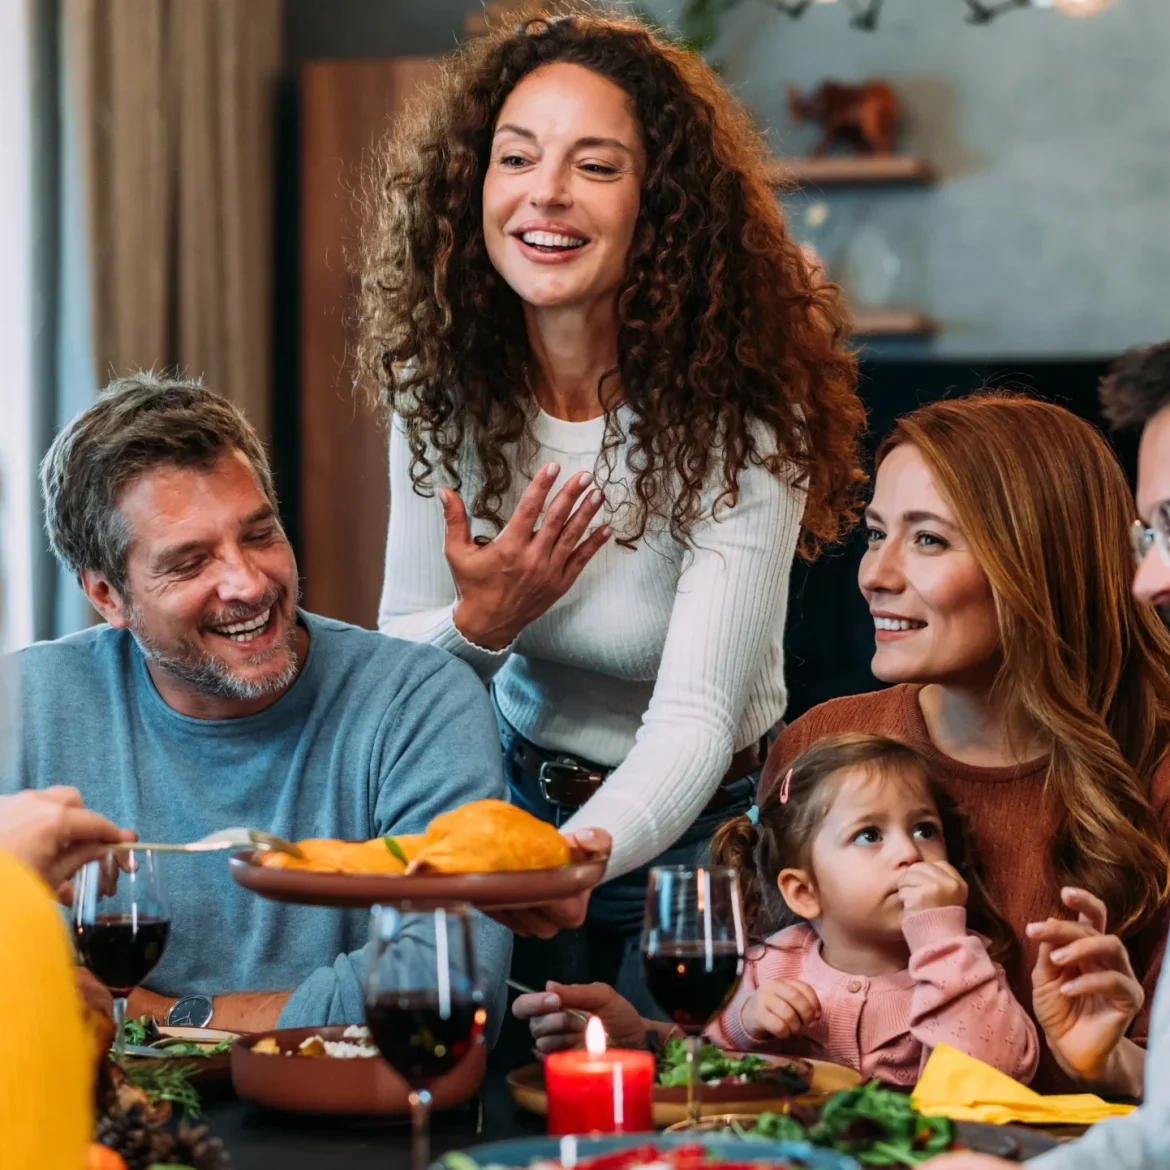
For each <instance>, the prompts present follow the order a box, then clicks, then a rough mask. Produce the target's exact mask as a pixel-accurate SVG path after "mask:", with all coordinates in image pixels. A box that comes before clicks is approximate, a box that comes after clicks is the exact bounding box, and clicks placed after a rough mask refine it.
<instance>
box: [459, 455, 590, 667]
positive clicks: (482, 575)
mask: <svg viewBox="0 0 1170 1170" xmlns="http://www.w3.org/2000/svg"><path fill="white" fill-rule="evenodd" d="M560 471H561V469H560V467H559V466H558V465H557V464H556V463H549V464H546V465H545V466H544V467H542V468H541V469H540V471H539V472H537V474H536V477H535V478H534V479H533V481H532V482H531V483H530V484H529V485H528V487H527V488H525V490H524V494H523V495H522V496H521V497H520V503H519V504H518V505H517V507H516V511H515V513H514V514H513V516H512V519H511V520H509V521H508V523H507V524H506V525H505V526H504V528H503V531H502V532H500V534H499V535H498V536H497V537H496V538H495V539H494V540H493V541H491V542H490V543H489V544H484V545H478V544H476V543H475V541H474V540H472V537H471V526H470V524H469V523H468V519H467V509H466V508H464V506H463V501H462V500H461V499H460V498H459V496H458V494H457V493H456V492H453V491H451V490H450V489H449V488H443V489H441V490H440V492H439V497H440V499H441V501H442V504H443V517H444V519H445V520H446V522H447V539H446V544H445V546H444V552H445V553H446V556H447V563H448V564H449V565H450V566H451V576H452V577H453V578H454V579H455V588H456V591H457V592H458V595H459V600H458V602H457V603H456V606H455V615H454V620H455V628H456V629H457V630H458V631H459V632H460V633H461V634H462V635H463V636H464V637H465V638H466V639H467V640H468V641H469V642H473V643H474V644H475V645H476V646H482V647H483V648H484V649H485V650H503V649H504V648H505V647H506V646H508V645H509V644H510V643H511V642H512V641H514V640H515V638H516V636H517V635H518V634H519V633H520V631H521V630H523V629H524V627H525V626H527V625H528V624H529V623H530V622H532V621H535V620H536V619H537V618H538V617H540V615H541V614H542V613H544V612H545V610H547V609H548V608H549V607H550V606H551V605H552V604H553V603H554V602H555V601H557V600H559V599H560V598H561V597H563V596H564V595H565V594H566V593H567V592H568V591H569V589H570V587H571V586H572V584H573V582H574V581H576V580H577V577H578V576H579V575H580V573H581V570H582V569H583V568H585V566H586V565H587V564H588V563H589V561H590V560H591V559H592V557H593V555H594V553H596V552H597V550H598V549H600V548H601V546H602V545H603V544H605V542H606V541H607V540H608V539H609V536H610V528H609V526H608V525H606V524H603V525H601V526H600V527H599V528H597V529H595V530H594V531H593V532H589V531H588V528H589V523H590V521H591V520H592V519H593V517H594V516H596V515H597V512H598V509H599V508H600V507H601V505H602V504H603V503H604V502H605V497H604V496H603V495H602V493H601V492H600V491H596V490H594V491H592V492H590V493H589V494H588V495H587V496H585V498H584V499H581V497H582V496H583V495H584V494H585V491H586V489H587V488H588V487H589V485H590V484H591V483H592V482H593V477H592V476H591V475H590V474H589V473H588V472H587V471H583V472H581V474H580V475H576V476H574V477H573V478H572V479H570V480H569V482H568V483H566V484H565V486H564V487H563V488H561V490H560V491H559V492H557V494H556V496H555V497H554V498H553V502H552V503H551V504H550V505H549V509H548V511H547V512H546V513H545V516H544V519H543V521H541V520H540V514H541V510H542V509H543V508H544V502H545V500H546V499H548V493H549V492H550V491H551V490H552V486H553V484H554V483H555V482H556V478H557V476H558V475H559V474H560ZM578 500H581V506H580V507H578V508H577V509H576V511H574V506H575V505H576V504H577V501H578ZM538 521H540V524H539V527H538V524H537V522H538Z"/></svg>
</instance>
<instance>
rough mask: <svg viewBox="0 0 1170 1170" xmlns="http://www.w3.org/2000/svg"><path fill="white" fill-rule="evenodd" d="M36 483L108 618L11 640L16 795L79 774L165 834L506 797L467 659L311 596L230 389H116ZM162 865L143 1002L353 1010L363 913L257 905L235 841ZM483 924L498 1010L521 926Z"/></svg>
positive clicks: (320, 828) (332, 1012)
mask: <svg viewBox="0 0 1170 1170" xmlns="http://www.w3.org/2000/svg"><path fill="white" fill-rule="evenodd" d="M340 457H344V456H343V453H339V458H340ZM41 480H42V488H43V491H44V498H45V509H46V527H47V529H48V534H49V540H50V542H51V544H52V546H53V551H54V552H55V553H56V555H57V557H58V558H59V559H60V560H61V562H62V563H63V564H65V565H66V566H68V568H69V569H70V570H71V571H72V572H74V573H75V574H76V575H77V576H78V578H79V580H80V582H81V585H82V588H83V589H84V590H85V593H86V596H87V597H88V598H89V600H90V601H91V602H92V604H93V606H94V608H95V609H96V610H97V611H98V613H99V614H100V615H101V616H102V617H103V618H104V619H105V624H104V625H101V626H97V627H94V628H92V629H89V630H86V631H84V632H82V633H80V634H74V635H71V636H70V637H67V638H62V639H60V640H59V641H56V642H45V643H39V644H37V645H35V646H31V647H29V648H28V649H27V650H24V651H22V652H21V653H20V654H19V655H18V662H17V668H18V672H19V690H20V708H21V710H20V714H19V724H18V753H17V758H16V759H15V761H14V762H13V763H12V764H11V765H10V766H9V767H10V768H14V769H15V771H16V774H15V776H14V777H10V778H9V783H8V785H7V787H8V788H9V789H10V790H11V789H12V788H49V787H51V786H53V785H59V784H69V785H72V786H74V787H75V788H77V789H79V790H80V791H81V793H82V795H83V796H84V798H85V802H86V804H87V805H88V806H89V807H90V808H92V809H94V810H95V811H97V812H98V813H101V814H102V815H104V816H106V817H109V818H110V819H111V820H113V821H114V822H115V823H117V824H119V825H125V826H127V827H129V828H133V829H134V830H136V831H137V833H138V835H139V839H140V840H152V841H193V840H196V839H197V838H199V837H202V836H204V835H205V834H207V833H210V832H212V831H214V830H216V829H222V828H225V827H227V826H230V825H247V826H249V827H252V828H258V829H265V830H268V831H269V832H273V833H276V834H278V835H279V836H282V837H286V838H290V839H300V838H306V837H337V838H344V839H347V840H364V839H367V838H371V837H375V836H380V835H385V834H396V833H419V832H422V831H423V830H424V829H425V827H426V825H427V824H428V822H429V821H430V820H431V819H432V818H433V817H435V816H437V815H438V814H439V813H441V812H445V811H447V810H448V809H452V808H456V807H458V806H459V805H462V804H465V803H466V802H468V801H471V800H478V799H481V798H484V797H495V798H500V799H506V797H505V791H506V790H505V785H504V781H503V777H502V771H501V764H500V754H499V748H498V738H497V733H496V729H495V721H494V716H493V713H492V709H491V704H490V702H489V700H488V697H487V694H486V692H485V691H484V688H483V687H482V685H481V684H480V683H479V681H478V680H477V679H476V677H475V674H474V673H473V672H472V670H471V669H470V667H468V666H466V665H464V664H463V663H461V662H458V661H457V660H456V659H454V658H452V657H451V656H450V655H448V654H446V653H444V652H443V651H441V650H436V649H434V648H433V647H430V646H425V645H420V644H416V643H410V642H402V641H398V640H396V639H393V638H387V637H384V636H382V635H380V634H377V633H373V632H371V631H367V630H363V629H358V628H357V627H354V626H349V625H345V624H343V623H341V622H336V621H331V620H329V619H326V618H322V617H317V616H315V615H313V614H310V613H306V612H305V611H303V610H301V609H299V608H298V605H297V601H298V594H299V588H298V575H297V564H296V559H295V557H294V555H293V551H292V548H291V546H290V545H289V542H288V539H287V538H286V536H285V533H284V530H283V528H282V527H281V523H280V518H279V516H278V513H277V504H276V496H275V492H274V490H273V484H272V474H271V471H270V469H269V465H268V460H267V458H266V455H265V452H264V449H263V446H262V445H261V443H260V441H259V439H258V438H257V436H256V434H255V432H254V431H253V430H252V428H251V427H250V426H249V424H248V423H247V422H246V421H245V419H244V418H243V416H242V415H241V414H240V413H239V411H237V410H236V409H235V408H234V407H233V406H232V405H231V404H230V403H228V402H227V401H226V400H224V399H223V398H221V397H219V396H217V395H215V394H213V393H212V392H211V391H210V390H207V389H205V388H204V387H203V386H202V385H201V384H199V383H198V382H187V381H176V380H164V379H161V378H156V377H154V376H152V375H145V374H140V375H137V376H135V377H131V378H125V379H122V380H120V381H118V382H115V383H114V384H113V385H111V386H110V387H109V388H108V390H107V391H106V392H105V393H104V394H103V395H102V396H101V398H100V399H99V400H98V402H97V403H95V404H94V405H93V406H92V407H90V408H89V409H88V410H86V411H84V412H83V413H82V414H80V415H79V416H78V417H77V418H75V419H74V420H73V421H72V422H71V423H70V424H69V425H68V426H67V427H66V428H65V429H64V430H63V431H62V432H61V434H60V435H58V437H57V439H56V441H55V442H54V444H53V446H52V449H51V450H50V451H49V454H48V455H47V456H46V458H45V462H44V464H43V466H42V469H41ZM162 874H163V878H164V882H165V887H166V895H167V897H168V899H169V902H170V908H171V934H170V938H169V941H168V943H167V946H166V950H165V952H164V955H163V958H162V961H161V962H160V963H159V965H158V967H157V968H156V969H155V970H154V971H153V972H152V974H151V975H150V977H149V979H148V983H149V990H148V989H146V988H142V989H139V990H138V991H136V992H135V993H134V994H133V995H132V997H131V999H130V1005H129V1011H130V1012H131V1013H132V1014H143V1013H147V1014H152V1015H154V1016H156V1017H158V1018H160V1019H163V1018H167V1017H168V1016H169V1017H170V1018H171V1020H172V1021H177V1020H179V1019H183V1020H187V1021H190V1022H194V1023H201V1024H208V1025H213V1026H217V1027H221V1028H228V1029H237V1030H259V1029H263V1028H270V1027H272V1026H274V1025H276V1024H277V1023H278V1022H279V1024H280V1025H281V1026H283V1027H295V1026H299V1025H306V1024H314V1025H315V1024H325V1023H348V1022H355V1021H360V1020H361V1019H362V1016H363V1012H362V996H361V979H362V972H363V964H362V955H361V949H362V947H363V946H364V944H365V942H366V938H367V931H368V921H367V920H368V916H367V914H366V913H364V912H361V911H341V910H331V909H324V908H316V907H303V906H289V905H283V904H279V903H275V902H269V901H265V900H264V899H261V898H258V897H256V896H255V895H253V894H250V893H248V892H246V891H245V890H243V889H241V888H240V887H238V886H237V885H236V884H235V883H234V882H233V881H232V880H231V877H230V875H229V872H228V867H227V864H226V861H225V859H224V855H223V854H205V855H198V854H196V855H178V856H174V857H171V856H168V857H166V858H164V859H163V860H162ZM475 927H476V943H477V947H478V951H477V959H478V963H479V972H480V980H481V984H482V987H483V990H484V992H485V995H486V999H487V1003H488V1006H489V1012H490V1015H491V1017H492V1023H493V1024H497V1023H498V1021H499V1019H500V1015H501V1012H502V1009H503V1002H504V979H505V977H506V975H507V972H508V964H509V960H510V955H511V935H510V934H509V933H508V931H507V930H505V929H504V928H503V927H502V926H500V925H498V924H497V923H494V922H492V921H490V920H488V919H487V918H484V917H482V916H477V918H476V923H475ZM404 945H409V944H407V943H404ZM489 1027H491V1025H489ZM491 1030H492V1032H493V1033H494V1031H495V1029H494V1027H491Z"/></svg>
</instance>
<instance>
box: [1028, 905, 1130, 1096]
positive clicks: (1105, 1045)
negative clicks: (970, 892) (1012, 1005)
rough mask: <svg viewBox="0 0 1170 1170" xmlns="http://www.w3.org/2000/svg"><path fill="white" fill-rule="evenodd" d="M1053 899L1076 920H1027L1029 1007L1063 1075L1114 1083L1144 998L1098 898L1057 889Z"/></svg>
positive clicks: (1108, 1083)
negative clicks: (1031, 955) (1032, 957)
mask: <svg viewBox="0 0 1170 1170" xmlns="http://www.w3.org/2000/svg"><path fill="white" fill-rule="evenodd" d="M1060 897H1061V901H1062V902H1063V903H1064V904H1065V906H1067V907H1068V908H1069V909H1070V910H1073V911H1075V912H1076V914H1077V920H1076V921H1075V922H1072V921H1070V920H1068V919H1061V918H1049V919H1048V920H1047V921H1045V922H1032V923H1030V924H1029V925H1028V937H1029V938H1031V939H1034V940H1036V941H1038V942H1039V943H1040V953H1039V955H1038V957H1037V959H1036V966H1035V967H1034V968H1033V969H1032V1009H1033V1011H1034V1012H1035V1013H1036V1022H1037V1023H1038V1024H1039V1025H1040V1027H1041V1028H1043V1029H1044V1036H1045V1038H1046V1040H1047V1041H1048V1047H1049V1048H1051V1049H1052V1053H1053V1055H1054V1056H1055V1057H1056V1059H1057V1061H1058V1062H1059V1064H1060V1065H1061V1067H1062V1068H1063V1069H1064V1071H1065V1072H1067V1073H1068V1074H1069V1075H1070V1076H1072V1077H1074V1078H1075V1079H1076V1080H1078V1081H1081V1082H1082V1083H1086V1084H1093V1085H1107V1086H1115V1091H1122V1090H1121V1089H1120V1087H1117V1086H1116V1083H1117V1081H1118V1077H1117V1075H1116V1074H1115V1072H1114V1071H1113V1066H1114V1065H1115V1064H1116V1063H1117V1057H1118V1053H1119V1049H1120V1047H1121V1045H1122V1043H1123V1040H1124V1037H1125V1033H1126V1030H1127V1029H1128V1028H1129V1026H1130V1024H1131V1023H1132V1022H1133V1019H1134V1017H1135V1016H1136V1015H1137V1014H1138V1012H1139V1011H1141V1008H1142V1004H1143V1003H1144V1001H1145V993H1144V992H1143V991H1142V985H1141V984H1140V983H1139V982H1138V980H1137V978H1136V976H1135V975H1134V973H1133V967H1132V965H1131V964H1130V961H1129V954H1128V953H1127V952H1126V949H1125V946H1124V945H1123V943H1122V941H1121V939H1119V938H1118V937H1117V935H1115V934H1106V933H1105V926H1106V910H1105V905H1104V903H1103V902H1102V901H1101V900H1100V899H1099V898H1096V897H1094V896H1093V895H1092V894H1090V893H1088V892H1087V891H1085V890H1078V889H1065V890H1062V891H1061V895H1060Z"/></svg>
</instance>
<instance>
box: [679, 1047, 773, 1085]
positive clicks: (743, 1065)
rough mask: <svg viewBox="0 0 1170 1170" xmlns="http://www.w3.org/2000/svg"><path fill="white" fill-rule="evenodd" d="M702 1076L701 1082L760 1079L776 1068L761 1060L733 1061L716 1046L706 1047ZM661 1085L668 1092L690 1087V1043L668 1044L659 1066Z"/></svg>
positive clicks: (700, 1057) (701, 1062) (702, 1051)
mask: <svg viewBox="0 0 1170 1170" xmlns="http://www.w3.org/2000/svg"><path fill="white" fill-rule="evenodd" d="M698 1060H699V1067H698V1070H697V1072H698V1075H699V1080H701V1081H721V1080H723V1079H724V1078H725V1077H740V1076H742V1077H747V1078H748V1080H758V1079H760V1075H759V1074H761V1073H764V1074H766V1073H768V1072H770V1071H771V1069H772V1066H771V1065H770V1064H769V1063H768V1062H767V1061H766V1060H764V1059H763V1058H762V1057H759V1056H744V1057H738V1058H735V1057H730V1056H728V1055H727V1053H726V1052H724V1051H723V1050H722V1049H721V1048H717V1047H716V1046H715V1045H714V1044H704V1045H702V1047H701V1048H700V1049H699V1053H698ZM658 1083H659V1084H660V1085H662V1086H663V1087H664V1088H679V1087H681V1088H685V1087H686V1083H687V1042H686V1041H685V1040H684V1039H683V1038H682V1037H681V1036H676V1037H675V1038H674V1039H673V1040H668V1041H667V1042H666V1046H665V1047H664V1048H663V1050H662V1057H661V1059H660V1060H659V1062H658Z"/></svg>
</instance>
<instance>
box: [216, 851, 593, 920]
mask: <svg viewBox="0 0 1170 1170" xmlns="http://www.w3.org/2000/svg"><path fill="white" fill-rule="evenodd" d="M605 865H606V863H605V860H604V859H602V860H592V861H579V862H575V863H574V864H572V865H566V866H561V867H560V868H558V869H528V870H516V871H512V872H507V873H414V874H378V873H364V874H357V873H313V872H310V871H308V870H300V869H273V868H269V867H268V866H263V865H259V864H258V863H257V854H256V852H255V851H248V852H243V853H236V854H234V855H233V856H232V858H231V859H230V862H229V867H230V870H231V875H232V878H233V880H234V881H235V882H236V883H237V884H238V885H241V886H243V887H244V889H246V890H251V891H252V893H254V894H259V895H260V897H262V898H268V899H269V900H270V901H273V902H293V903H296V904H298V905H305V906H333V907H339V908H343V909H352V908H359V909H360V908H362V907H369V906H394V905H401V904H403V903H406V902H410V903H412V904H415V905H417V904H427V903H431V904H445V905H451V904H453V903H456V902H466V903H469V904H470V905H472V906H475V907H476V908H477V909H479V910H521V909H524V908H526V907H531V906H545V905H547V904H548V903H549V902H555V901H557V900H559V899H561V898H568V897H572V896H573V895H574V894H582V893H584V892H585V891H586V890H591V889H592V888H593V887H594V886H595V885H597V883H598V882H599V881H601V878H602V876H603V875H604V873H605Z"/></svg>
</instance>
